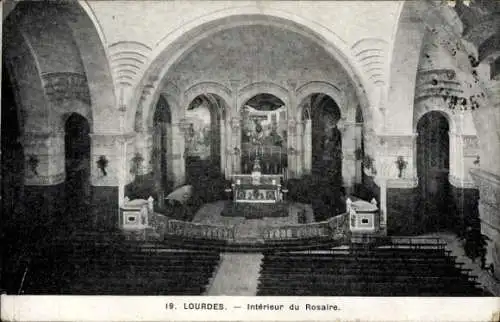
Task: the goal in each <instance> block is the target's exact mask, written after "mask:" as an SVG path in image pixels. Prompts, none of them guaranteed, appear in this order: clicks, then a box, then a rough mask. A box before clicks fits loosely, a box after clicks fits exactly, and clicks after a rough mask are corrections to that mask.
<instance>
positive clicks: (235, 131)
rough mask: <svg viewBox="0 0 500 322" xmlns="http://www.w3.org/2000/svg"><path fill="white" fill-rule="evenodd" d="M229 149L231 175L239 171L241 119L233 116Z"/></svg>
mask: <svg viewBox="0 0 500 322" xmlns="http://www.w3.org/2000/svg"><path fill="white" fill-rule="evenodd" d="M231 143H232V147H231V151H233V152H232V165H231V175H233V174H235V173H241V119H240V118H239V117H233V118H232V119H231Z"/></svg>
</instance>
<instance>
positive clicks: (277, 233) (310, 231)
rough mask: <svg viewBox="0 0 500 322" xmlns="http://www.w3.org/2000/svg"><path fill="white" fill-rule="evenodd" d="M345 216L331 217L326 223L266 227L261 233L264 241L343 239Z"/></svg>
mask: <svg viewBox="0 0 500 322" xmlns="http://www.w3.org/2000/svg"><path fill="white" fill-rule="evenodd" d="M346 222H347V215H345V214H343V215H340V216H336V217H333V218H331V219H329V220H328V221H322V222H318V223H310V224H303V225H284V226H279V227H267V228H265V229H264V231H263V236H262V237H263V238H264V239H265V240H285V239H300V238H314V237H332V238H333V239H340V238H343V237H345V233H346Z"/></svg>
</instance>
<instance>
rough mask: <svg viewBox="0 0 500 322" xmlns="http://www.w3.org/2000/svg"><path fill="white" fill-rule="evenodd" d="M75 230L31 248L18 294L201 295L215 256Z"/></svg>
mask: <svg viewBox="0 0 500 322" xmlns="http://www.w3.org/2000/svg"><path fill="white" fill-rule="evenodd" d="M116 237H117V238H109V236H108V237H104V238H103V237H102V236H100V235H99V234H87V235H80V236H78V237H76V238H73V239H72V240H60V241H54V243H53V245H51V247H50V248H44V249H43V250H42V251H41V252H38V253H37V254H33V256H32V258H31V260H30V265H29V266H28V268H29V270H28V271H27V274H26V277H25V282H24V283H23V291H22V293H23V294H33V295H36V294H44V295H50V294H60V295H201V294H203V293H204V292H205V291H206V288H207V286H208V285H209V282H210V279H211V278H212V277H213V274H214V271H215V269H216V267H217V265H218V264H219V262H220V255H219V253H218V252H214V251H209V250H205V251H189V250H184V249H168V248H149V249H148V248H144V247H142V245H141V244H139V243H136V242H129V241H124V240H120V237H119V236H116Z"/></svg>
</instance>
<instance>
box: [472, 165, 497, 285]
mask: <svg viewBox="0 0 500 322" xmlns="http://www.w3.org/2000/svg"><path fill="white" fill-rule="evenodd" d="M470 173H471V175H472V178H473V179H474V181H475V182H476V185H477V187H478V188H479V197H480V199H479V217H480V219H481V233H482V234H484V235H486V236H488V237H489V239H490V241H489V242H488V246H487V254H486V263H487V264H488V263H493V265H494V268H495V276H496V277H497V278H500V176H499V175H496V174H493V173H491V172H487V171H484V170H482V169H472V170H471V171H470Z"/></svg>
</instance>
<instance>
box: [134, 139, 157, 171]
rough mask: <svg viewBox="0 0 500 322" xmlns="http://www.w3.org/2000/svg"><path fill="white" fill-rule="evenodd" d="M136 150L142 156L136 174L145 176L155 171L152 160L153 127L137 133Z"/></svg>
mask: <svg viewBox="0 0 500 322" xmlns="http://www.w3.org/2000/svg"><path fill="white" fill-rule="evenodd" d="M135 147H136V148H135V151H136V153H139V154H140V156H141V157H142V162H141V164H140V166H139V168H138V169H137V173H136V175H138V176H143V175H147V174H149V173H151V172H152V171H153V163H152V160H151V155H152V150H153V129H149V130H148V131H143V132H139V133H137V134H136V140H135Z"/></svg>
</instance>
